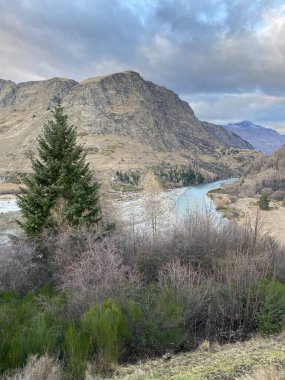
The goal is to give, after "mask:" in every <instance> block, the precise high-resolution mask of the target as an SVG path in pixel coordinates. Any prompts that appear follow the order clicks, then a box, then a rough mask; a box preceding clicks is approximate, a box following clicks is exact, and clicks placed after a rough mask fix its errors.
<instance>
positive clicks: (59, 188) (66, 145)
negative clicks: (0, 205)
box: [18, 105, 101, 236]
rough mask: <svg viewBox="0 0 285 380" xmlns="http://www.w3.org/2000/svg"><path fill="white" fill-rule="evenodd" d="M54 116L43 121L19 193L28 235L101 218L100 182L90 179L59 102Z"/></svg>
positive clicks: (80, 150) (24, 226) (23, 223)
mask: <svg viewBox="0 0 285 380" xmlns="http://www.w3.org/2000/svg"><path fill="white" fill-rule="evenodd" d="M52 113H53V120H50V121H48V123H47V124H45V125H44V134H43V137H40V138H39V139H38V158H32V159H31V161H32V169H33V173H32V175H31V176H30V177H27V178H26V180H25V184H26V189H24V192H23V194H22V195H20V196H19V197H18V205H19V207H20V208H21V210H22V215H23V222H20V225H21V226H22V228H23V229H24V231H25V233H26V234H27V235H28V236H36V235H38V234H40V233H41V232H42V231H43V230H44V229H46V228H57V227H59V226H61V225H65V224H66V225H70V226H79V225H83V224H89V225H90V224H94V223H97V222H98V221H99V220H100V218H101V210H100V207H99V194H98V189H99V184H98V182H96V181H93V180H92V174H91V172H90V170H89V166H88V164H86V163H85V154H84V153H83V148H82V146H80V145H77V144H76V137H77V132H76V128H75V127H74V126H69V125H68V121H67V115H65V114H64V113H63V108H62V107H61V106H60V105H58V106H57V107H55V109H54V110H53V111H52Z"/></svg>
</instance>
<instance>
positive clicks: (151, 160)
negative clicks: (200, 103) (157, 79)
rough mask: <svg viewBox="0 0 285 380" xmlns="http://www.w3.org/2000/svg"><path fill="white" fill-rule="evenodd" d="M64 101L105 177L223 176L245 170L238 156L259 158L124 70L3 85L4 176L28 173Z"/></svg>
mask: <svg viewBox="0 0 285 380" xmlns="http://www.w3.org/2000/svg"><path fill="white" fill-rule="evenodd" d="M59 100H60V101H61V103H62V105H63V107H64V109H65V112H66V113H67V114H68V116H69V121H70V122H71V123H72V124H74V125H76V126H78V136H79V139H80V142H81V143H82V144H84V147H85V149H86V153H87V159H88V161H89V162H90V167H91V169H94V170H96V171H97V172H99V173H101V174H102V175H103V174H104V173H108V175H109V173H112V172H114V171H116V170H130V169H133V170H143V169H145V168H147V167H152V166H159V165H175V164H187V163H191V164H192V165H194V166H196V167H199V168H201V169H202V170H203V171H204V172H205V173H206V174H207V173H216V175H218V176H225V175H228V174H232V173H230V170H231V169H232V168H233V170H234V171H235V169H236V168H238V167H239V166H240V165H241V162H242V160H241V159H240V155H243V156H244V157H251V158H252V157H253V153H252V151H250V150H251V149H252V147H251V145H250V144H249V143H247V142H246V141H244V140H243V139H242V138H240V137H238V136H237V135H235V134H233V133H231V132H229V131H226V130H224V129H223V128H221V127H219V126H216V125H214V124H209V123H206V122H201V121H200V120H198V119H197V117H196V116H195V114H194V112H193V110H192V108H191V107H190V106H189V104H188V103H187V102H185V101H183V100H181V99H180V98H179V97H178V95H176V94H175V93H174V92H173V91H170V90H168V89H166V88H164V87H161V86H158V85H156V84H154V83H152V82H149V81H145V80H144V79H143V78H142V77H141V76H140V75H139V74H138V73H136V72H133V71H126V72H122V73H116V74H111V75H106V76H101V77H94V78H90V79H87V80H85V81H83V82H81V83H78V82H76V81H74V80H71V79H66V78H53V79H49V80H43V81H35V82H24V83H20V84H16V83H13V82H11V81H5V80H0V174H1V173H5V172H12V173H14V172H27V171H29V170H30V161H29V159H28V158H29V157H30V155H32V154H34V152H35V151H36V142H37V137H38V135H39V134H40V133H41V132H42V131H43V125H44V123H45V122H46V121H47V120H49V119H50V118H52V114H51V109H52V107H53V106H55V105H56V104H57V102H58V101H59ZM233 174H234V173H233Z"/></svg>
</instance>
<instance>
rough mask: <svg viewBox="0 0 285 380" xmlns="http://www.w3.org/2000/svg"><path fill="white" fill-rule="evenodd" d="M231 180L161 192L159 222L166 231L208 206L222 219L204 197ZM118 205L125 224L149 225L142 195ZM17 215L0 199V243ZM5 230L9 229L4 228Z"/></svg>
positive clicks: (11, 202) (13, 206)
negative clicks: (187, 216)
mask: <svg viewBox="0 0 285 380" xmlns="http://www.w3.org/2000/svg"><path fill="white" fill-rule="evenodd" d="M235 180H236V179H235V178H230V179H226V180H220V181H215V182H210V183H207V184H204V185H200V186H191V187H188V188H184V189H174V190H169V191H164V192H162V193H161V204H162V205H163V210H162V212H161V215H159V217H158V219H159V225H160V226H161V227H162V229H163V230H167V229H168V227H169V226H171V225H172V224H174V223H177V222H178V223H179V219H181V218H184V217H185V216H186V215H189V214H190V213H191V212H192V213H193V212H196V211H198V212H200V213H201V212H204V211H205V210H209V209H211V216H212V217H216V218H217V221H222V220H223V216H222V214H221V213H220V212H219V211H217V210H216V209H215V207H214V204H213V201H212V200H211V199H210V198H209V197H208V196H207V193H208V191H210V190H213V189H216V188H218V187H220V186H221V185H224V184H230V183H232V182H234V181H235ZM119 204H120V210H121V217H122V220H123V221H125V222H126V223H127V224H135V225H136V228H137V230H139V229H140V228H145V226H147V225H149V223H148V222H147V221H146V217H145V213H144V200H143V197H142V196H138V197H137V198H136V199H131V200H128V201H123V202H119ZM1 214H2V216H1ZM5 214H6V215H5ZM18 217H19V207H18V205H17V203H16V200H0V242H1V241H3V239H4V240H5V241H6V239H7V234H8V233H13V232H16V231H14V230H13V228H14V223H13V221H14V220H16V218H18ZM1 219H2V220H1ZM10 226H11V227H10ZM5 227H6V228H5ZM9 227H10V228H9ZM8 229H9V231H7V230H8Z"/></svg>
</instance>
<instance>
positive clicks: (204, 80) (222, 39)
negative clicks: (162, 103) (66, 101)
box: [0, 0, 285, 124]
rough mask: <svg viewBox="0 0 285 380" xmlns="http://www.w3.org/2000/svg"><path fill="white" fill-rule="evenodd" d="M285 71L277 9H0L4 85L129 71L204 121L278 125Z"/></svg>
mask: <svg viewBox="0 0 285 380" xmlns="http://www.w3.org/2000/svg"><path fill="white" fill-rule="evenodd" d="M284 62H285V5H284V1H280V0H234V1H229V0H199V2H198V1H196V0H112V1H106V0H73V1H69V0H61V1H56V0H41V1H37V0H11V1H6V0H0V78H3V79H12V80H14V81H17V82H18V81H25V80H37V79H46V78H49V77H53V76H65V77H70V78H73V79H75V80H83V79H86V78H88V77H91V76H94V75H102V74H106V73H108V72H115V71H122V70H127V69H128V70H129V69H134V70H137V71H139V72H140V73H141V74H142V75H143V76H144V77H145V78H146V79H148V80H152V81H153V82H155V83H158V84H161V85H164V86H166V87H168V88H171V89H173V90H174V91H176V92H178V93H179V94H180V95H181V97H182V98H187V99H192V100H193V102H192V103H191V102H190V104H191V105H192V106H193V108H194V109H195V108H196V112H197V114H198V115H199V116H200V115H201V117H202V118H204V119H206V118H209V119H210V120H226V119H228V120H232V119H235V118H236V117H237V119H245V118H252V119H253V120H254V121H256V120H264V122H272V123H281V122H282V120H283V121H284V124H285V115H284V113H283V108H285V107H284V105H285V102H284V96H285V64H284ZM215 99H216V100H215ZM272 99H275V100H276V101H275V100H274V102H273V103H272ZM213 104H214V107H213ZM223 104H224V106H223ZM236 110H239V111H236ZM233 115H235V116H233ZM272 115H274V116H272ZM248 116H249V117H248Z"/></svg>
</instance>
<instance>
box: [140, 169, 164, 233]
mask: <svg viewBox="0 0 285 380" xmlns="http://www.w3.org/2000/svg"><path fill="white" fill-rule="evenodd" d="M161 191H162V187H161V185H160V183H159V182H158V180H157V178H156V177H155V175H154V173H153V172H152V171H148V172H147V173H146V175H145V177H144V180H143V193H144V209H145V214H146V217H147V220H148V221H150V224H151V229H152V234H153V237H155V236H156V232H157V222H158V216H159V214H160V213H161V201H160V199H161V198H160V193H161Z"/></svg>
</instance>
